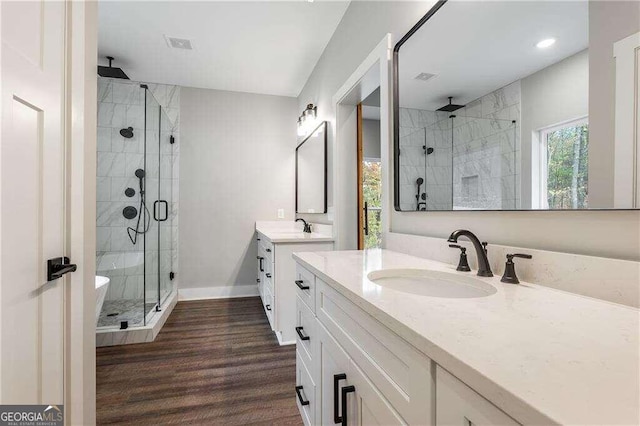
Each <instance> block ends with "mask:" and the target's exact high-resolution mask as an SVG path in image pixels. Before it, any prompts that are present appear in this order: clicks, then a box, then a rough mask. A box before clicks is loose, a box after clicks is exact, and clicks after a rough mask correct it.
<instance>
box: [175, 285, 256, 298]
mask: <svg viewBox="0 0 640 426" xmlns="http://www.w3.org/2000/svg"><path fill="white" fill-rule="evenodd" d="M251 296H258V286H257V285H235V286H222V287H195V288H179V289H178V300H202V299H228V298H232V297H251Z"/></svg>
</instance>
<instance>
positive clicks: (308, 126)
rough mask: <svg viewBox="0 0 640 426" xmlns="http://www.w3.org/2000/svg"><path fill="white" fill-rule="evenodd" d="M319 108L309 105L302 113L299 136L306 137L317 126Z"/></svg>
mask: <svg viewBox="0 0 640 426" xmlns="http://www.w3.org/2000/svg"><path fill="white" fill-rule="evenodd" d="M317 111H318V108H317V107H316V106H314V105H313V104H307V107H306V108H305V110H304V111H302V115H301V116H300V117H298V136H306V135H308V134H309V132H311V131H312V130H313V129H314V128H315V126H316V117H317Z"/></svg>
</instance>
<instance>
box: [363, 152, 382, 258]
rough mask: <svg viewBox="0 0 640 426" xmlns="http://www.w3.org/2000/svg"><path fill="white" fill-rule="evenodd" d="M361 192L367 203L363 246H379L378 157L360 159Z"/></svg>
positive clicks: (380, 203) (379, 191)
mask: <svg viewBox="0 0 640 426" xmlns="http://www.w3.org/2000/svg"><path fill="white" fill-rule="evenodd" d="M362 193H363V198H364V200H363V201H364V202H366V203H367V210H368V212H367V219H368V224H367V225H368V228H367V229H368V231H369V232H368V235H365V237H364V248H375V247H380V245H381V244H382V227H381V218H380V214H381V213H382V202H381V199H382V169H381V163H380V160H379V159H371V158H365V159H364V160H363V161H362Z"/></svg>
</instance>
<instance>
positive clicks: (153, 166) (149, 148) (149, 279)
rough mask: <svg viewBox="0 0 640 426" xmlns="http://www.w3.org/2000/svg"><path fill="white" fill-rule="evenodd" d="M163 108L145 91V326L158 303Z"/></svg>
mask: <svg viewBox="0 0 640 426" xmlns="http://www.w3.org/2000/svg"><path fill="white" fill-rule="evenodd" d="M161 113H162V108H161V107H160V104H159V103H158V101H157V100H156V99H155V98H154V97H153V95H152V94H151V92H150V91H149V90H148V89H147V90H145V124H146V125H145V129H146V131H145V140H144V171H145V178H144V199H145V200H144V205H145V210H146V212H145V213H146V214H145V215H144V219H145V228H144V229H145V230H146V232H145V234H144V259H145V261H144V313H145V325H146V324H147V323H148V321H149V319H150V317H151V316H152V315H153V312H155V310H156V306H157V305H158V300H159V296H160V293H159V288H158V268H159V266H158V265H159V255H158V254H159V249H160V241H159V239H158V235H159V227H158V221H157V220H156V216H157V206H158V202H157V201H158V198H159V194H160V179H159V170H160V167H159V162H158V157H159V155H160V117H161Z"/></svg>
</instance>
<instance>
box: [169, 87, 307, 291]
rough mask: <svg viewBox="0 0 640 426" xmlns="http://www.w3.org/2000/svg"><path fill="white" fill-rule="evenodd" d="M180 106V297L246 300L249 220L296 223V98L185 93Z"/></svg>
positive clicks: (252, 274)
mask: <svg viewBox="0 0 640 426" xmlns="http://www.w3.org/2000/svg"><path fill="white" fill-rule="evenodd" d="M180 107H181V115H182V118H181V136H182V144H181V147H180V210H181V212H180V221H179V225H178V227H179V233H180V244H179V261H180V272H179V273H180V280H179V283H180V291H181V293H184V290H185V289H194V288H196V289H199V290H197V291H195V292H194V291H191V293H190V294H191V295H198V296H201V297H205V296H208V297H215V296H224V295H238V294H247V292H248V291H249V290H250V289H252V288H255V285H256V256H257V252H256V243H255V239H254V229H255V221H256V220H276V219H277V210H278V209H284V211H285V219H288V220H292V219H293V217H294V213H293V212H294V167H295V138H296V120H297V117H298V108H297V103H296V99H295V98H290V97H281V96H268V95H255V94H248V93H238V92H226V91H217V90H205V89H192V88H183V89H182V93H181V102H180ZM242 286H247V287H244V288H243V287H242Z"/></svg>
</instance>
